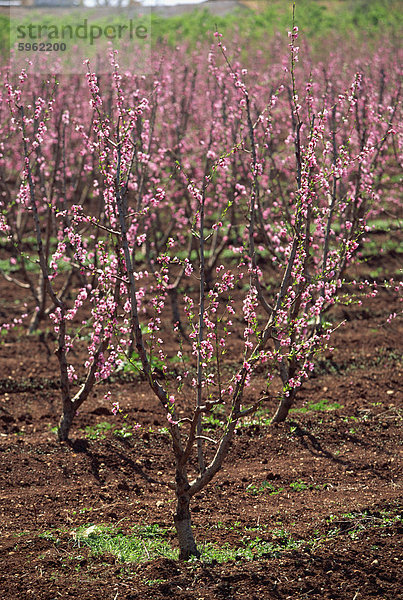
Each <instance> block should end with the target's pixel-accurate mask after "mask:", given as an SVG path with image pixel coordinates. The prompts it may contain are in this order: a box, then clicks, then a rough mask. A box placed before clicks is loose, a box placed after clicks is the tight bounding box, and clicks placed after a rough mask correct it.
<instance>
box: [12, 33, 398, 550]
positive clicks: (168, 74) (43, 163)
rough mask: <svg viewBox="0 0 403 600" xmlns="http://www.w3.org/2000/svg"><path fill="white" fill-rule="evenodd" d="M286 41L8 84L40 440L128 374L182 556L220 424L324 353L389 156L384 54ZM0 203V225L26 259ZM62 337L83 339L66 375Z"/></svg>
mask: <svg viewBox="0 0 403 600" xmlns="http://www.w3.org/2000/svg"><path fill="white" fill-rule="evenodd" d="M297 38H298V30H297V28H296V27H293V29H292V31H291V32H290V35H289V44H290V46H289V49H288V52H287V53H286V55H285V56H284V57H282V56H281V53H280V50H279V48H275V49H274V50H273V56H274V57H275V58H273V61H272V62H271V63H270V64H267V60H266V59H265V57H264V55H260V57H259V58H258V60H257V61H256V64H254V65H252V66H248V68H244V67H243V66H242V64H241V59H240V54H241V52H240V50H239V51H235V52H234V53H233V54H234V56H232V57H231V58H229V54H228V51H227V50H226V48H225V47H224V46H223V44H222V41H221V36H220V34H218V33H217V34H216V40H217V41H216V44H215V45H214V46H212V48H211V49H210V52H209V53H208V58H207V60H206V57H205V56H203V55H201V54H199V55H197V56H196V55H193V56H192V57H191V61H192V63H193V66H194V68H193V70H190V69H189V68H188V67H186V66H185V67H184V66H183V55H181V56H179V52H178V51H177V50H175V51H172V53H171V54H170V53H169V52H168V50H167V51H166V52H165V58H164V61H162V62H161V61H160V60H158V61H157V63H156V65H154V69H153V74H152V77H149V78H147V77H146V76H144V77H136V76H134V75H132V74H130V73H127V72H124V73H122V72H121V70H120V69H119V65H118V63H117V55H116V54H115V53H112V54H111V66H112V73H111V76H110V77H104V76H103V77H97V75H96V73H94V72H93V71H92V70H91V65H90V63H89V62H88V64H87V69H88V72H87V86H88V87H86V88H85V89H84V87H83V86H82V85H81V83H80V82H77V88H76V94H75V97H74V102H73V100H72V98H71V91H70V89H71V82H68V81H65V82H62V81H61V82H60V84H59V86H56V87H55V89H54V90H53V87H52V84H51V83H50V82H49V83H48V84H47V85H45V86H44V88H45V91H46V90H47V91H46V94H44V93H43V91H42V95H45V97H46V101H45V100H43V99H42V96H41V95H40V92H39V88H38V82H37V80H35V78H32V79H30V78H27V76H26V73H25V72H24V73H22V74H21V80H20V82H19V83H17V84H16V85H14V86H13V85H12V84H11V83H9V82H8V83H7V86H8V87H7V93H8V97H9V106H10V110H11V112H12V119H13V123H12V124H13V129H12V131H11V132H10V135H12V136H14V138H17V137H18V136H19V140H20V153H19V157H20V159H21V160H22V177H21V181H19V184H18V193H17V201H16V204H17V207H16V208H15V207H14V204H13V205H12V206H13V208H12V210H14V209H15V210H17V211H18V212H19V214H23V215H27V216H26V217H24V218H25V219H26V221H27V224H26V226H25V230H27V229H29V227H31V230H32V231H33V232H34V236H35V245H36V265H37V266H39V269H40V277H41V280H42V281H43V289H44V294H46V298H47V302H48V304H47V305H46V306H47V307H48V308H49V307H51V309H50V314H49V317H50V318H51V319H52V321H53V324H54V329H55V333H56V336H57V348H56V354H57V357H58V360H59V371H60V382H61V394H62V405H63V410H62V417H61V421H60V424H59V439H61V440H65V439H67V438H68V435H69V431H70V428H71V425H72V422H73V418H74V415H75V413H76V411H77V409H78V408H79V407H80V406H81V405H82V404H83V402H84V401H85V400H86V399H87V398H88V396H89V394H90V393H91V391H92V390H93V388H94V386H95V385H96V384H97V383H99V382H105V385H107V383H108V377H109V376H110V374H111V373H112V372H113V371H114V370H115V369H116V368H117V367H119V366H122V365H123V364H125V365H132V366H133V369H139V370H140V371H141V375H142V377H143V378H144V379H145V381H147V382H148V385H149V387H150V390H151V391H152V393H153V394H154V395H155V398H156V400H157V401H158V402H159V404H160V407H161V408H162V410H163V411H164V413H165V414H166V418H167V429H168V432H169V435H170V439H171V442H172V453H173V457H174V461H175V473H174V479H173V481H171V482H170V484H169V487H170V488H171V489H172V490H173V491H174V493H175V496H176V510H175V514H174V521H175V526H176V530H177V535H178V540H179V547H180V558H181V559H187V558H189V557H190V556H199V554H200V552H199V549H198V548H197V545H196V542H195V538H194V535H193V531H192V526H191V516H190V505H191V500H192V498H193V497H194V496H195V495H196V494H198V493H199V492H200V491H201V490H202V489H203V488H205V487H206V486H207V484H208V483H209V482H210V481H211V480H212V479H213V477H214V476H215V475H216V474H217V473H218V471H219V470H220V469H221V467H222V465H223V461H224V460H225V458H226V457H227V455H228V452H229V450H230V446H231V443H232V442H233V438H234V433H235V431H236V428H237V427H238V426H239V425H240V423H241V421H242V420H243V419H247V418H248V417H250V416H251V415H253V413H255V412H256V411H257V410H258V409H259V408H260V407H261V406H263V404H266V403H273V402H278V407H277V410H276V412H275V415H274V417H273V421H274V422H279V421H282V420H284V419H285V418H286V416H287V414H288V411H289V409H290V407H291V406H292V404H293V402H294V400H295V398H296V396H297V393H298V390H300V389H301V386H302V385H303V383H304V381H306V379H307V378H308V377H309V375H310V373H312V371H313V369H314V366H315V359H316V357H317V355H318V354H319V353H321V352H323V351H324V350H325V349H328V348H329V342H330V338H331V335H332V333H333V332H334V331H335V329H336V328H337V327H338V326H339V323H338V322H337V321H335V319H334V318H333V317H332V313H331V309H332V307H334V306H335V305H337V304H340V303H342V304H343V303H347V304H348V303H350V302H352V301H353V300H354V288H353V287H352V286H350V285H347V281H346V280H345V273H346V271H347V269H348V267H349V265H350V264H351V263H352V261H353V259H354V257H355V256H357V253H358V252H359V250H360V247H362V245H363V244H365V235H366V230H367V227H368V225H367V218H368V215H369V214H372V215H376V211H377V209H378V207H379V206H380V204H381V191H382V185H381V184H382V178H383V176H384V173H385V171H386V166H385V165H387V164H388V161H391V160H393V159H394V158H393V151H391V146H390V140H391V138H392V136H393V133H394V129H393V122H394V121H395V120H397V116H396V115H397V106H398V99H399V93H400V90H399V87H398V86H397V85H395V82H394V80H393V74H390V75H388V76H386V75H384V76H382V69H381V67H382V64H383V63H382V60H383V57H382V56H380V55H374V56H372V57H371V61H372V66H373V68H374V69H375V71H376V74H377V75H379V77H378V78H377V77H376V74H375V73H373V72H371V69H370V68H369V66H368V60H369V59H368V56H367V57H365V56H360V57H358V58H357V61H351V63H350V64H349V65H345V61H343V60H342V59H341V57H340V56H339V55H335V56H332V57H330V58H329V60H325V61H323V62H322V63H316V64H315V65H308V66H305V65H304V64H301V63H299V62H298V47H297ZM374 65H375V67H374ZM378 67H379V69H378V70H377V68H378ZM24 86H25V88H24ZM29 86H32V87H31V88H30V87H29ZM21 89H25V93H26V94H27V96H24V97H25V100H24V99H23V95H22V92H21ZM375 92H378V93H375ZM32 97H33V98H34V101H33V102H32V100H31V99H29V100H28V98H32ZM178 98H180V105H181V108H180V110H179V108H178ZM56 109H57V110H56ZM56 113H57V115H58V116H55V115H56ZM58 123H62V124H63V127H61V125H60V126H59V129H58V128H57V127H58V125H57V124H58ZM58 132H61V133H58ZM38 136H39V137H38ZM66 140H69V143H67V141H66ZM58 147H59V151H58V152H59V154H58V152H57V151H56V150H55V149H57V148H58ZM59 155H60V156H61V158H57V157H58V156H59ZM2 160H3V168H9V169H11V166H10V163H11V158H10V157H3V158H2ZM38 163H39V164H38ZM49 173H54V174H55V175H54V179H55V184H54V187H55V190H56V191H55V192H54V193H53V195H51V194H50V191H49V189H48V188H47V187H46V185H45V187H44V186H43V185H42V183H41V182H42V181H44V182H45V184H46V179H47V177H48V175H49ZM4 185H8V184H7V180H6V179H4ZM4 198H6V200H7V198H12V193H11V192H10V194H9V195H6V196H3V197H2V200H1V202H2V205H1V206H2V218H1V227H2V231H3V232H4V234H5V235H6V236H7V237H8V240H9V241H10V243H13V244H14V247H15V248H16V252H18V253H19V256H22V255H25V254H26V247H24V244H23V240H22V238H21V236H20V237H19V234H18V231H17V230H16V233H15V234H14V233H13V231H12V225H11V223H10V222H9V220H7V216H8V214H9V209H10V208H11V205H10V203H8V204H7V201H5V200H4ZM25 230H24V231H25ZM24 253H25V254H24ZM30 258H31V259H32V255H31V257H30ZM24 264H25V263H24ZM61 264H65V265H66V266H65V267H64V269H62V268H61ZM21 265H23V263H22V262H21ZM21 269H23V266H21ZM66 273H68V276H67V279H66ZM34 300H35V302H36V299H35V298H34ZM35 302H34V304H35ZM42 305H43V306H44V307H45V305H44V304H43V302H42ZM46 310H47V309H46ZM74 348H80V349H81V350H82V349H83V348H84V349H86V352H87V353H88V356H87V359H86V361H85V364H84V365H82V366H81V369H80V365H78V364H77V361H76V362H74V353H73V349H74ZM172 365H174V369H172V368H171V366H172ZM77 373H78V374H77ZM262 374H263V375H262ZM254 382H257V383H256V384H255V383H254ZM255 385H256V386H258V387H259V391H258V390H257V388H256V387H254V386H255ZM127 393H128V394H129V393H134V394H135V393H136V390H129V389H128V391H127ZM106 398H108V401H109V398H111V394H110V393H108V392H107V394H106ZM111 399H112V400H113V398H111ZM115 406H116V405H115ZM212 420H214V421H215V423H216V427H215V429H214V433H213V434H212V433H211V429H210V427H209V425H210V424H211V422H212ZM217 423H218V425H217Z"/></svg>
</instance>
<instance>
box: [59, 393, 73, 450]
mask: <svg viewBox="0 0 403 600" xmlns="http://www.w3.org/2000/svg"><path fill="white" fill-rule="evenodd" d="M75 412H76V411H75V406H74V404H73V402H71V400H66V401H65V402H64V403H63V414H62V416H61V417H60V421H59V425H58V428H57V436H58V438H59V442H67V440H68V439H69V433H70V428H71V425H72V423H73V419H74V415H75Z"/></svg>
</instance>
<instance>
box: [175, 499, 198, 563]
mask: <svg viewBox="0 0 403 600" xmlns="http://www.w3.org/2000/svg"><path fill="white" fill-rule="evenodd" d="M189 504H190V498H189V496H188V495H182V496H178V503H177V506H176V514H175V515H174V521H175V528H176V532H177V534H178V541H179V549H180V552H179V560H188V559H189V558H190V557H191V556H196V557H197V558H199V556H200V552H199V551H198V549H197V546H196V542H195V539H194V537H193V531H192V524H191V519H190V508H189Z"/></svg>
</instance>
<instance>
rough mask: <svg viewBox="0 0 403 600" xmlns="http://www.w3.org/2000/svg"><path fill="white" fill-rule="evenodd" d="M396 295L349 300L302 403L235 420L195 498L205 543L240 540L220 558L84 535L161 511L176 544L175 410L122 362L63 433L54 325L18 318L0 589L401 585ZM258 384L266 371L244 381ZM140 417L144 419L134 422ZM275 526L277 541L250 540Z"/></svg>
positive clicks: (352, 596)
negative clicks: (116, 406) (214, 469)
mask: <svg viewBox="0 0 403 600" xmlns="http://www.w3.org/2000/svg"><path fill="white" fill-rule="evenodd" d="M392 258H393V261H395V258H396V257H392ZM383 260H384V259H383ZM1 285H2V290H1V292H2V293H1V298H2V300H1V306H0V309H1V312H2V313H3V312H4V311H5V312H7V311H8V312H9V313H11V314H12V312H13V310H14V309H13V306H14V304H13V301H14V300H15V298H16V297H18V292H16V291H15V290H13V288H12V287H11V284H9V283H6V282H3V283H2V284H1ZM14 308H15V307H14ZM15 310H17V309H15ZM398 310H399V304H398V302H397V300H396V298H395V297H394V296H393V295H392V294H391V293H389V292H387V291H383V292H380V294H379V295H378V297H377V298H375V299H373V300H371V301H370V300H367V301H365V303H364V305H363V306H361V307H357V306H356V307H351V308H350V309H348V311H347V309H346V312H345V314H340V317H341V318H345V319H346V321H347V322H346V325H345V326H344V327H343V328H341V329H340V330H338V332H337V334H336V337H335V346H336V350H335V352H334V353H333V354H332V355H330V356H327V357H326V356H325V357H324V358H323V360H322V361H321V362H320V363H319V365H318V369H317V372H316V374H315V377H314V378H312V379H311V380H310V381H309V382H308V383H307V384H306V386H305V387H304V389H303V390H302V392H301V395H300V398H299V400H298V403H297V409H299V410H297V411H295V412H292V413H291V414H290V416H289V419H288V421H287V422H286V423H285V424H282V425H278V426H269V425H267V420H265V419H266V417H267V416H268V415H270V414H273V410H274V408H275V405H274V403H270V402H269V403H268V405H267V406H265V407H264V412H263V413H262V414H260V415H258V417H256V418H255V419H254V420H253V421H251V422H250V423H249V424H248V423H246V424H245V425H244V426H242V427H240V428H239V430H238V431H237V435H236V436H235V439H234V442H233V445H232V449H231V451H230V455H229V456H228V458H227V460H226V462H225V464H224V467H223V469H222V470H221V472H220V473H219V474H218V476H217V477H216V478H215V479H214V480H213V482H212V483H211V484H210V486H209V487H207V488H206V489H205V490H203V492H201V493H200V494H199V495H198V496H197V497H196V498H195V499H194V501H193V505H192V518H193V523H194V529H195V533H196V537H197V542H198V545H199V547H200V548H201V549H203V547H204V545H205V544H207V543H213V544H214V545H215V547H216V548H217V549H219V548H220V547H224V546H225V545H228V546H230V547H232V548H234V549H239V555H234V559H233V560H231V561H229V562H224V563H220V562H219V561H218V560H216V559H214V558H213V559H212V558H211V555H206V557H205V558H204V559H203V560H202V561H191V562H188V563H181V562H179V561H176V560H173V559H168V558H164V557H162V556H161V557H159V558H154V559H151V557H150V556H149V555H148V551H147V548H145V552H144V557H143V558H144V560H143V562H141V563H133V562H122V561H120V560H119V559H118V558H117V556H116V555H114V554H112V553H102V554H98V555H95V554H93V553H91V551H90V548H89V547H88V546H87V544H83V543H80V541H79V540H78V538H77V535H76V532H77V530H78V529H79V528H80V527H89V526H91V525H108V526H110V527H112V528H113V529H114V530H116V531H119V532H121V533H123V534H129V533H130V532H131V531H132V529H133V528H134V527H136V526H144V525H153V524H158V525H159V526H160V527H161V528H164V530H165V534H164V535H165V539H166V540H168V541H169V542H170V543H171V545H172V547H175V545H176V539H175V535H174V529H173V526H172V525H173V521H172V513H173V505H174V497H173V492H172V491H170V490H169V489H168V487H167V486H166V484H167V482H169V481H170V480H171V479H172V477H173V460H172V454H171V449H170V444H169V438H168V436H167V434H166V433H165V432H164V429H163V427H164V425H165V424H166V421H165V415H164V412H163V411H162V410H161V409H160V408H159V406H158V404H157V402H156V401H155V400H154V398H153V397H152V395H151V394H150V391H149V389H148V387H147V384H146V382H144V381H141V380H139V379H135V378H134V377H127V376H119V375H117V376H116V377H114V378H112V380H111V381H110V382H109V383H108V385H107V386H106V385H105V386H99V389H97V391H96V393H95V394H94V395H93V396H92V398H91V399H90V400H89V401H88V402H87V403H86V404H84V405H83V407H82V409H81V411H80V414H78V415H77V417H76V421H75V424H74V427H73V431H72V435H71V443H69V444H66V443H63V444H59V443H58V442H57V440H56V436H55V433H54V431H52V428H54V426H55V425H56V424H57V420H58V416H59V413H60V400H59V383H58V378H57V363H56V359H55V357H54V355H53V353H52V340H51V334H50V333H47V334H43V335H33V336H31V337H27V336H25V335H23V334H22V333H21V332H18V330H15V331H14V332H10V334H9V335H8V336H6V337H5V338H4V339H3V342H2V344H1V346H0V361H1V362H0V365H1V373H0V461H1V466H0V517H1V518H0V527H1V531H0V536H1V538H0V544H1V551H0V597H1V598H7V599H10V600H11V599H13V600H26V599H30V598H32V599H35V600H56V599H58V598H66V599H67V598H78V599H80V600H106V599H108V600H121V599H126V600H137V599H150V600H159V599H163V598H169V597H170V598H175V599H177V600H185V599H195V600H213V599H223V600H224V599H225V600H232V599H233V600H241V599H244V600H253V599H255V600H265V599H267V600H268V599H273V600H274V599H287V598H289V599H301V600H302V599H309V600H310V599H321V600H330V599H332V600H336V599H340V600H346V599H349V600H364V599H370V598H371V599H374V600H375V599H376V600H382V599H383V600H389V599H392V598H393V599H394V600H395V599H397V598H399V597H402V596H401V579H400V578H399V576H401V564H400V559H401V556H402V551H401V547H400V544H401V533H402V525H401V520H400V515H401V502H400V500H401V461H400V459H401V438H400V425H401V419H402V411H401V388H400V387H399V386H400V385H401V383H400V382H401V370H402V369H401V361H400V356H401V346H402V343H401V340H402V339H403V337H402V335H401V330H400V331H399V321H398V320H395V321H393V322H392V323H390V324H387V323H386V319H387V316H388V315H389V313H390V312H393V311H396V312H397V311H398ZM79 358H80V357H79V356H78V357H77V361H78V362H79ZM262 386H263V381H262V380H260V381H259V380H257V382H256V383H255V387H253V386H252V388H250V390H249V391H248V394H251V395H253V394H254V393H258V391H259V390H260V389H262ZM107 389H110V390H111V391H112V399H113V400H119V402H120V405H121V408H122V412H121V413H120V414H118V415H117V416H113V415H112V414H111V411H110V408H111V406H110V404H107V403H106V402H105V400H103V395H104V393H105V391H106V390H107ZM325 409H327V410H325ZM133 422H136V423H138V424H139V425H140V426H141V427H140V428H139V429H137V430H136V431H131V430H130V425H131V423H133ZM102 423H109V424H110V425H109V426H110V428H109V429H107V428H106V427H105V426H103V425H102ZM212 428H213V429H212V433H211V435H214V424H212ZM128 430H129V432H130V433H132V435H131V436H129V437H125V435H126V433H127V431H128ZM264 542H267V544H269V545H270V544H272V546H270V547H271V548H272V549H273V548H274V550H272V551H270V552H267V553H266V554H265V553H263V554H262V553H260V554H259V553H258V552H257V551H256V552H255V553H254V551H253V548H255V549H256V548H258V547H259V544H261V543H264ZM254 543H255V544H256V545H255V546H254ZM246 547H250V548H252V550H251V555H250V556H249V557H248V558H245V552H244V550H245V548H246ZM268 547H269V546H268ZM235 554H236V553H235Z"/></svg>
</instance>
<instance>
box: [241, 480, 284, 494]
mask: <svg viewBox="0 0 403 600" xmlns="http://www.w3.org/2000/svg"><path fill="white" fill-rule="evenodd" d="M246 491H247V492H248V494H251V495H252V496H258V495H259V494H262V493H263V492H266V491H268V492H269V495H270V496H275V495H276V494H281V492H283V491H284V488H276V487H275V486H274V485H273V484H272V483H270V482H269V481H263V482H262V483H261V485H260V487H257V486H256V485H255V484H254V483H250V484H249V485H248V487H247V488H246Z"/></svg>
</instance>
